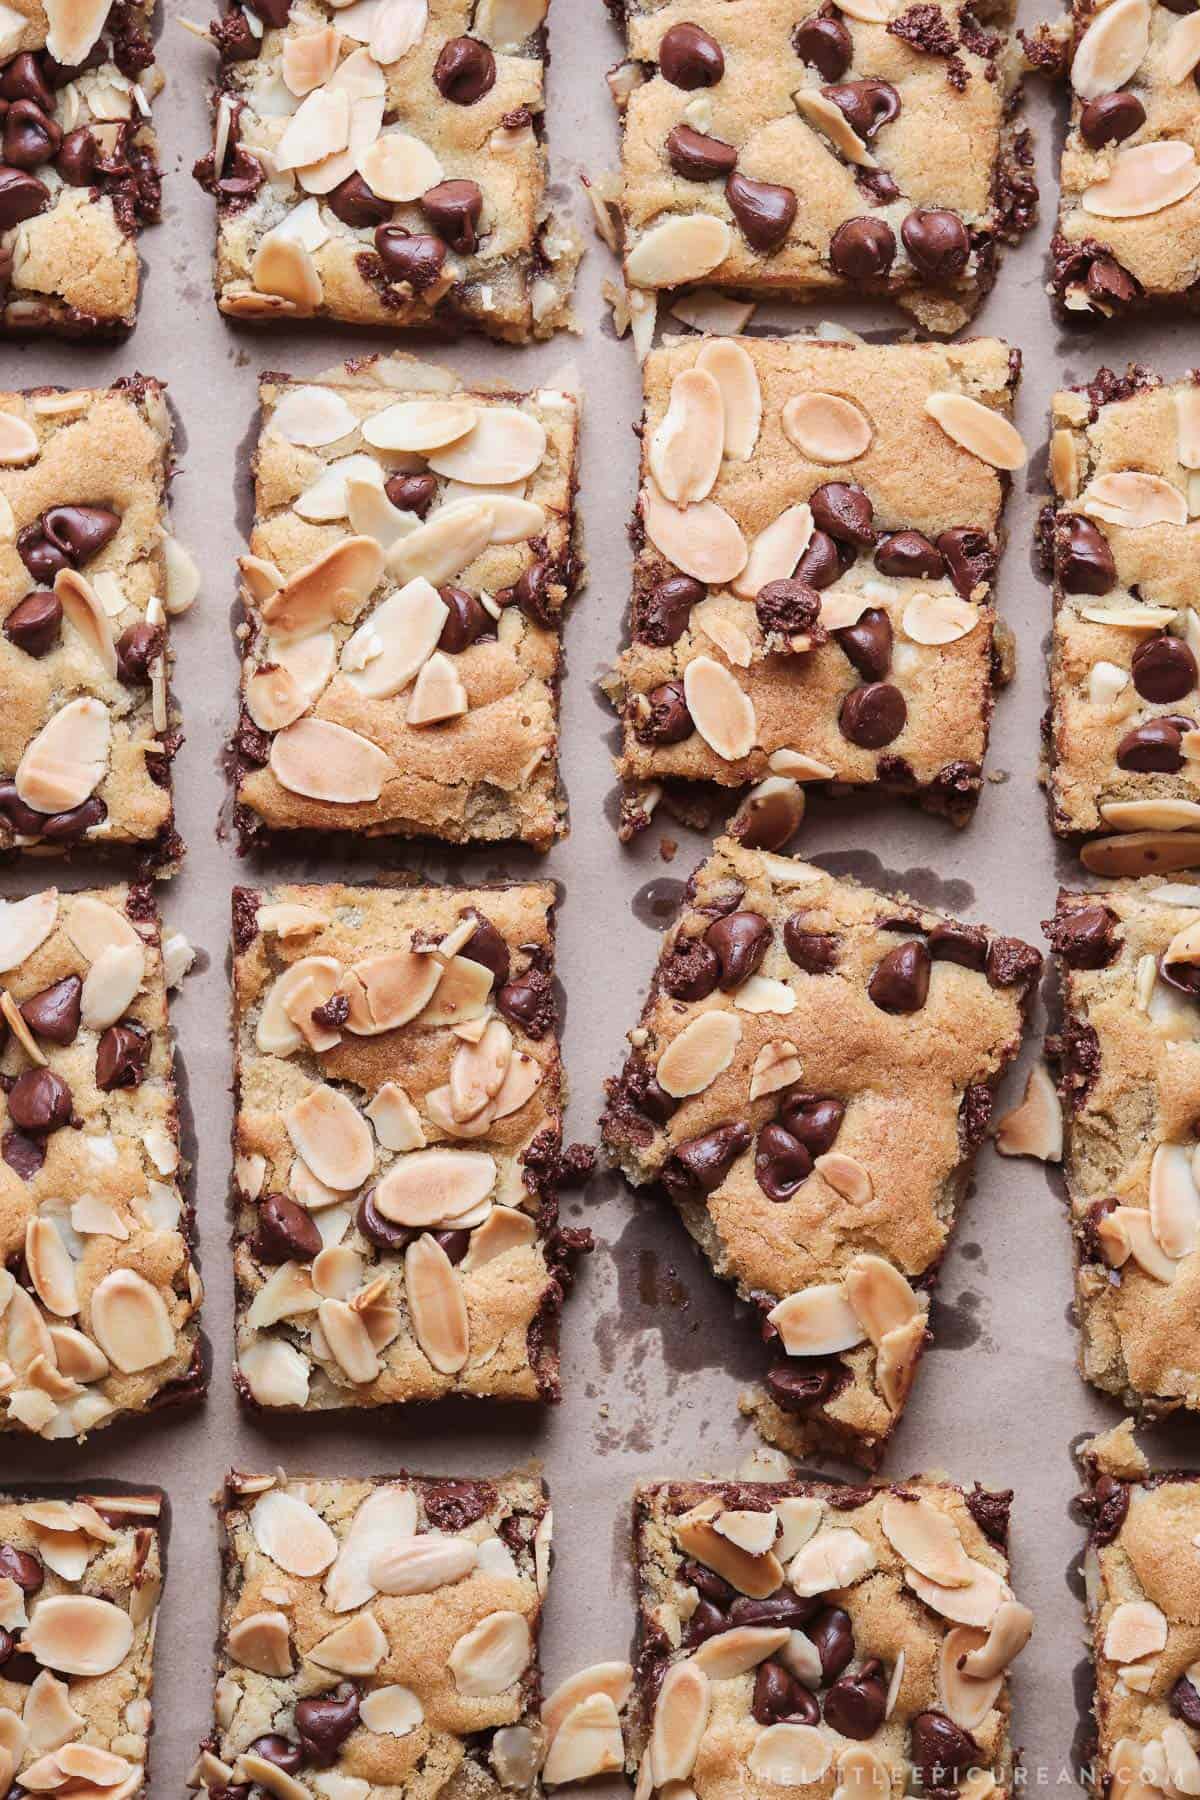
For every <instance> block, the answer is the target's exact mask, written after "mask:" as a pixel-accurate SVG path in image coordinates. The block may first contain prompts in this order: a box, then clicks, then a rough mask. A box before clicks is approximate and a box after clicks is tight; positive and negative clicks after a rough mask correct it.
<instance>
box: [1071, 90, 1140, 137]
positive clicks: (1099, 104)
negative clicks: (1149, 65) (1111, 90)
mask: <svg viewBox="0 0 1200 1800" xmlns="http://www.w3.org/2000/svg"><path fill="white" fill-rule="evenodd" d="M1145 123H1146V109H1145V107H1144V106H1143V105H1142V103H1141V101H1140V100H1139V99H1138V97H1137V95H1136V94H1130V93H1125V92H1118V93H1115V94H1100V95H1098V96H1097V98H1096V99H1095V100H1089V101H1088V102H1087V104H1086V105H1085V107H1084V109H1083V111H1082V112H1081V113H1080V115H1079V131H1080V135H1081V136H1082V138H1083V141H1084V143H1085V144H1086V145H1087V146H1088V149H1089V150H1103V148H1104V146H1105V145H1106V144H1123V143H1124V142H1125V139H1126V138H1127V137H1132V136H1133V134H1134V132H1135V131H1139V130H1140V129H1141V127H1142V126H1143V125H1144V124H1145Z"/></svg>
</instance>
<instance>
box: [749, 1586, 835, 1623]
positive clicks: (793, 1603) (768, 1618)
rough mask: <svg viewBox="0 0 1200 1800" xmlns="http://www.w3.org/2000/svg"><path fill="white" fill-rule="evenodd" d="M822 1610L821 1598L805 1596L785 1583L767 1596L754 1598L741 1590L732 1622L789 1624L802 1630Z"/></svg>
mask: <svg viewBox="0 0 1200 1800" xmlns="http://www.w3.org/2000/svg"><path fill="white" fill-rule="evenodd" d="M820 1610H821V1601H820V1599H819V1598H815V1599H813V1598H807V1597H802V1596H801V1595H800V1594H797V1593H794V1592H793V1590H792V1589H791V1588H790V1587H781V1588H776V1590H775V1592H774V1593H773V1594H768V1595H767V1596H766V1598H765V1599H763V1600H751V1599H750V1597H749V1596H748V1595H747V1594H739V1595H738V1597H737V1599H736V1600H734V1601H733V1603H732V1604H731V1606H730V1608H729V1623H730V1624H731V1625H787V1626H788V1627H789V1628H790V1629H791V1630H793V1631H800V1630H803V1629H804V1627H805V1626H807V1624H808V1621H809V1620H810V1619H811V1618H812V1617H813V1616H814V1615H815V1614H816V1613H818V1612H820Z"/></svg>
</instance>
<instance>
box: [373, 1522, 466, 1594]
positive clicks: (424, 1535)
mask: <svg viewBox="0 0 1200 1800" xmlns="http://www.w3.org/2000/svg"><path fill="white" fill-rule="evenodd" d="M477 1561H478V1550H477V1548H476V1546H475V1544H474V1543H473V1542H472V1541H471V1539H470V1538H467V1537H447V1536H444V1535H443V1534H442V1533H441V1532H437V1531H423V1532H421V1533H420V1534H419V1535H418V1536H416V1537H410V1538H404V1539H402V1540H401V1541H400V1542H399V1543H397V1544H392V1545H390V1546H389V1547H388V1548H387V1549H383V1550H380V1551H378V1552H377V1553H376V1555H375V1556H374V1557H373V1558H372V1560H371V1563H370V1565H369V1567H368V1570H367V1573H368V1575H369V1576H370V1580H371V1584H372V1586H373V1587H374V1588H375V1590H376V1592H377V1593H380V1594H432V1593H434V1592H435V1591H436V1590H437V1589H438V1588H443V1587H450V1586H452V1585H453V1584H454V1582H456V1581H462V1580H464V1579H465V1577H466V1576H468V1575H469V1574H470V1573H471V1571H472V1569H473V1568H474V1567H475V1564H476V1562H477Z"/></svg>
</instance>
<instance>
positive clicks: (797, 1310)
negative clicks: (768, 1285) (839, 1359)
mask: <svg viewBox="0 0 1200 1800" xmlns="http://www.w3.org/2000/svg"><path fill="white" fill-rule="evenodd" d="M767 1320H768V1323H769V1324H771V1325H773V1326H774V1327H775V1329H776V1331H778V1333H779V1337H780V1341H781V1342H782V1344H783V1347H784V1349H785V1350H786V1352H787V1354H788V1355H789V1356H833V1355H835V1354H836V1353H837V1352H838V1351H840V1350H853V1349H854V1347H855V1345H856V1344H861V1343H862V1342H863V1340H864V1338H865V1337H866V1335H867V1334H866V1331H865V1329H864V1328H863V1325H862V1323H861V1321H860V1319H859V1317H858V1314H857V1313H856V1312H855V1310H854V1308H853V1307H852V1306H851V1305H850V1302H849V1301H848V1300H847V1298H846V1295H845V1291H844V1290H843V1287H842V1284H841V1283H840V1282H836V1281H827V1282H818V1283H816V1284H814V1286H812V1287H808V1288H801V1289H800V1290H799V1291H798V1292H797V1293H794V1294H788V1295H787V1297H786V1298H785V1299H783V1300H780V1301H779V1303H778V1305H776V1306H773V1307H772V1308H771V1310H770V1312H769V1313H768V1314H767Z"/></svg>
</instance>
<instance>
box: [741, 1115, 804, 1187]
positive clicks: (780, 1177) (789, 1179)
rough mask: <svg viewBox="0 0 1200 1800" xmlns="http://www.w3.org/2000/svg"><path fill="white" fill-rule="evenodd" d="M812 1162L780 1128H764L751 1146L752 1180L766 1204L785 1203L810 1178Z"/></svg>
mask: <svg viewBox="0 0 1200 1800" xmlns="http://www.w3.org/2000/svg"><path fill="white" fill-rule="evenodd" d="M812 1166H813V1159H812V1157H811V1156H810V1155H809V1153H808V1151H807V1150H806V1149H805V1148H804V1145H803V1144H802V1143H801V1142H800V1139H799V1138H796V1137H793V1136H792V1134H791V1132H790V1131H788V1130H786V1129H785V1128H784V1126H782V1125H776V1124H774V1123H772V1124H770V1125H764V1126H763V1128H762V1130H761V1131H760V1132H759V1134H758V1140H757V1142H756V1144H755V1146H754V1179H755V1180H756V1181H757V1182H758V1185H759V1187H760V1188H761V1189H762V1191H763V1193H764V1194H765V1195H766V1196H767V1199H768V1200H775V1201H780V1200H786V1199H788V1198H789V1196H790V1195H792V1194H794V1193H795V1191H796V1189H797V1188H798V1187H799V1186H800V1183H801V1182H802V1181H805V1180H806V1179H807V1178H808V1176H809V1175H811V1174H812Z"/></svg>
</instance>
